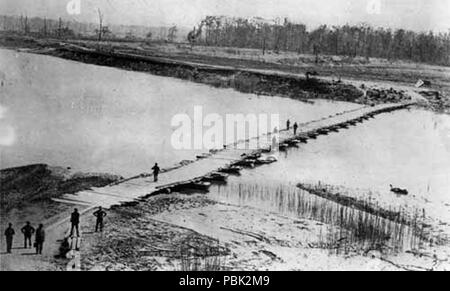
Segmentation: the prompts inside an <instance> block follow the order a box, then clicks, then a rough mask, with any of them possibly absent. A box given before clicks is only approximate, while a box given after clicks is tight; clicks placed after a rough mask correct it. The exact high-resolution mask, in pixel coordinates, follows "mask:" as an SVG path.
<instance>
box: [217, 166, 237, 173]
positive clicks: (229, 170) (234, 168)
mask: <svg viewBox="0 0 450 291" xmlns="http://www.w3.org/2000/svg"><path fill="white" fill-rule="evenodd" d="M241 171H242V167H239V166H229V167H227V168H221V169H219V172H220V173H226V174H231V175H240V174H241Z"/></svg>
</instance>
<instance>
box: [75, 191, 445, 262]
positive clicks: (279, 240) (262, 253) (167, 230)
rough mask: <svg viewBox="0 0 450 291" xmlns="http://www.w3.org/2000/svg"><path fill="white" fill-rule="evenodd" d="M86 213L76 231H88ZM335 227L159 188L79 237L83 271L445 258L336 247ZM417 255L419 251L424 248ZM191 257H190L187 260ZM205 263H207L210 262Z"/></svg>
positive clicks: (114, 211)
mask: <svg viewBox="0 0 450 291" xmlns="http://www.w3.org/2000/svg"><path fill="white" fill-rule="evenodd" d="M92 228H93V220H92V221H91V222H90V223H88V224H87V225H86V228H85V229H84V231H85V232H86V233H89V230H91V231H92ZM330 231H331V232H338V231H339V229H338V228H336V227H333V226H331V225H326V224H323V223H320V222H318V221H314V220H307V219H295V218H291V217H286V216H283V215H280V214H277V213H273V212H267V211H263V210H260V209H256V208H251V207H242V206H236V205H229V204H225V203H219V202H217V201H214V200H210V199H209V198H208V196H204V195H191V196H189V195H181V194H172V195H161V196H156V197H152V198H150V199H149V200H148V201H146V202H142V203H140V204H139V205H137V206H134V207H120V208H117V209H115V210H112V211H110V215H109V218H108V222H107V226H106V229H105V232H104V233H103V234H101V235H90V236H89V238H88V239H86V240H85V242H84V245H83V247H84V250H83V252H82V267H83V269H85V270H185V269H186V260H187V259H186V257H188V258H191V259H188V261H189V263H188V265H189V266H190V267H192V264H193V263H192V262H193V261H196V260H197V261H196V262H197V263H198V267H197V268H198V269H200V270H210V269H216V268H217V269H220V270H444V269H449V264H448V261H447V260H446V259H447V258H436V257H433V256H431V255H426V254H425V253H421V254H420V253H416V254H414V253H403V254H398V255H385V254H382V253H380V252H379V251H370V250H369V251H368V250H364V251H363V250H361V249H360V248H359V247H358V246H357V245H354V246H350V247H349V248H348V249H349V250H350V251H348V252H347V253H342V254H339V253H336V251H335V250H333V247H332V246H330V245H327V244H325V243H324V242H326V241H327V239H326V236H327V235H328V234H329V233H330ZM424 254H425V255H424ZM194 257H195V259H194ZM211 262H213V263H211Z"/></svg>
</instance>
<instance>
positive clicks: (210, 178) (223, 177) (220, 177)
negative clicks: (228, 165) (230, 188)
mask: <svg viewBox="0 0 450 291" xmlns="http://www.w3.org/2000/svg"><path fill="white" fill-rule="evenodd" d="M227 178H228V175H227V174H224V173H219V172H213V173H210V174H208V175H206V176H205V177H203V179H202V181H204V182H211V183H223V182H226V181H227Z"/></svg>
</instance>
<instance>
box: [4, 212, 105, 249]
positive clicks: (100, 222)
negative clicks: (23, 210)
mask: <svg viewBox="0 0 450 291" xmlns="http://www.w3.org/2000/svg"><path fill="white" fill-rule="evenodd" d="M94 216H95V217H96V218H97V219H96V223H95V232H98V231H103V226H104V218H105V216H106V212H105V211H104V210H103V209H102V207H99V208H98V209H97V211H95V212H94ZM70 223H71V228H70V236H72V237H73V236H74V233H75V232H76V236H77V237H79V236H80V228H79V225H80V213H79V212H78V209H75V210H74V211H73V213H72V214H71V216H70ZM21 232H22V234H23V236H24V243H23V248H24V249H28V248H31V247H32V244H31V241H32V238H33V235H34V247H35V248H36V254H38V255H41V254H42V249H43V247H44V241H45V230H44V225H43V224H39V227H38V228H37V229H35V228H34V227H33V226H32V225H31V223H30V222H29V221H27V223H26V224H25V226H24V227H22V229H21ZM4 235H5V237H6V252H7V253H8V254H11V251H12V247H13V241H14V236H15V235H16V232H15V230H14V228H13V225H12V223H9V224H8V228H7V229H6V230H5V233H4Z"/></svg>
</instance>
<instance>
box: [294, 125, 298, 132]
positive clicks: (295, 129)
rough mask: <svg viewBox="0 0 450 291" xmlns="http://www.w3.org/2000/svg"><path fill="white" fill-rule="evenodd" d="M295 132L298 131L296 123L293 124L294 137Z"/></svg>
mask: <svg viewBox="0 0 450 291" xmlns="http://www.w3.org/2000/svg"><path fill="white" fill-rule="evenodd" d="M297 130H298V124H297V122H296V123H294V135H297Z"/></svg>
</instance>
